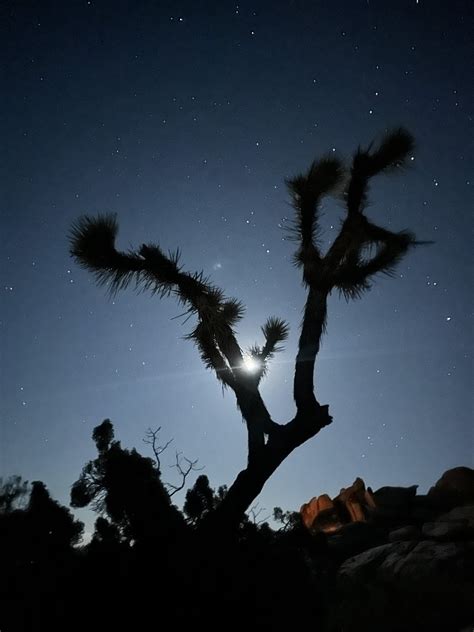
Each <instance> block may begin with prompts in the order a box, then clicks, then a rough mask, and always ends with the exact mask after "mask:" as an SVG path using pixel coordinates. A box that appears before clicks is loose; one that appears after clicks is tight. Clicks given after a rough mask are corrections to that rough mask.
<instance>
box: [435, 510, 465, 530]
mask: <svg viewBox="0 0 474 632" xmlns="http://www.w3.org/2000/svg"><path fill="white" fill-rule="evenodd" d="M459 520H464V521H465V522H466V523H467V524H468V525H469V526H470V527H472V528H474V505H464V507H455V508H454V509H452V510H451V511H450V512H448V513H446V514H443V515H441V516H439V517H438V518H437V521H439V522H451V521H454V522H457V521H459Z"/></svg>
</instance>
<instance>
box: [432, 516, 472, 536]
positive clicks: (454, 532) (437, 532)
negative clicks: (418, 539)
mask: <svg viewBox="0 0 474 632" xmlns="http://www.w3.org/2000/svg"><path fill="white" fill-rule="evenodd" d="M422 532H423V535H424V536H425V538H430V539H433V540H466V539H468V538H469V537H472V538H474V529H472V528H471V527H469V524H468V522H467V520H456V521H455V520H451V521H449V522H439V521H437V522H427V523H425V524H424V525H423V527H422Z"/></svg>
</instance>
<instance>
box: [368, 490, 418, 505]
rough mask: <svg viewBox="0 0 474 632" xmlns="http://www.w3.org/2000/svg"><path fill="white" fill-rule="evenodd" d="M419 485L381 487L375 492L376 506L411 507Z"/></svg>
mask: <svg viewBox="0 0 474 632" xmlns="http://www.w3.org/2000/svg"><path fill="white" fill-rule="evenodd" d="M417 489H418V485H412V486H411V487H389V486H386V487H380V489H378V490H377V491H375V492H374V500H375V505H376V507H387V508H391V509H392V508H393V509H404V508H406V507H411V505H412V503H413V500H414V498H415V496H416V490H417Z"/></svg>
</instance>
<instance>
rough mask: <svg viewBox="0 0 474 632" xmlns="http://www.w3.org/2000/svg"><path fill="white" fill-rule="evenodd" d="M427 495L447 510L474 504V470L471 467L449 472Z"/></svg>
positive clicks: (458, 468)
mask: <svg viewBox="0 0 474 632" xmlns="http://www.w3.org/2000/svg"><path fill="white" fill-rule="evenodd" d="M427 495H428V498H430V500H431V501H432V502H433V503H435V504H437V505H438V506H440V507H443V508H445V509H451V508H453V507H458V506H460V505H469V504H471V505H472V504H474V470H473V469H471V468H470V467H454V468H453V469H451V470H447V471H446V472H445V473H444V474H443V475H442V476H441V478H440V479H439V480H438V481H437V483H436V484H435V485H434V487H431V489H430V490H429V492H428V494H427Z"/></svg>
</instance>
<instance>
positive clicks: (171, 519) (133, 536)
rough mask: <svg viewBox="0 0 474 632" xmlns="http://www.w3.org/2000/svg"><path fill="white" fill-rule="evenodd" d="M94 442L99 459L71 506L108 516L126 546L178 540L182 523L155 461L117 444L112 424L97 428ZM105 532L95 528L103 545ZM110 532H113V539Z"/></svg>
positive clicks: (82, 480) (100, 526) (73, 494)
mask: <svg viewBox="0 0 474 632" xmlns="http://www.w3.org/2000/svg"><path fill="white" fill-rule="evenodd" d="M92 438H93V439H94V441H95V444H96V447H97V451H98V457H97V458H96V459H95V460H93V461H89V462H88V463H86V465H85V466H84V467H83V469H82V473H81V475H80V477H79V479H78V480H77V481H76V482H75V483H74V484H73V486H72V488H71V505H72V506H73V507H86V506H87V505H91V506H92V507H93V508H94V509H95V510H96V511H98V512H99V513H106V514H107V515H108V516H109V518H110V520H111V523H112V525H113V527H114V532H115V533H116V532H118V533H119V534H120V536H121V537H122V538H123V539H124V540H126V541H128V542H131V541H135V542H138V543H140V544H141V543H146V542H149V541H151V540H153V539H155V538H159V537H172V536H171V535H170V534H173V533H174V534H175V535H177V534H178V533H179V532H180V529H181V528H182V527H184V520H183V519H182V517H181V515H180V513H179V512H178V510H177V509H176V508H175V507H173V505H172V504H171V500H170V496H169V494H168V493H167V491H166V488H165V486H164V484H163V483H162V481H161V478H160V473H159V470H157V468H156V467H155V465H154V463H153V460H152V459H150V458H147V457H144V456H141V454H139V453H138V452H137V451H136V450H135V449H132V450H126V449H124V448H122V447H121V445H120V442H119V441H114V440H113V438H114V429H113V425H112V422H111V421H110V420H109V419H105V420H104V421H103V422H102V423H101V424H100V425H99V426H97V427H96V428H94V431H93V434H92ZM105 530H106V525H105V523H104V522H99V523H98V524H96V532H97V533H96V535H97V538H98V539H99V540H103V539H104V537H105V536H104V533H105ZM111 532H112V531H111V530H110V529H109V530H108V533H109V535H110V533H111Z"/></svg>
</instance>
